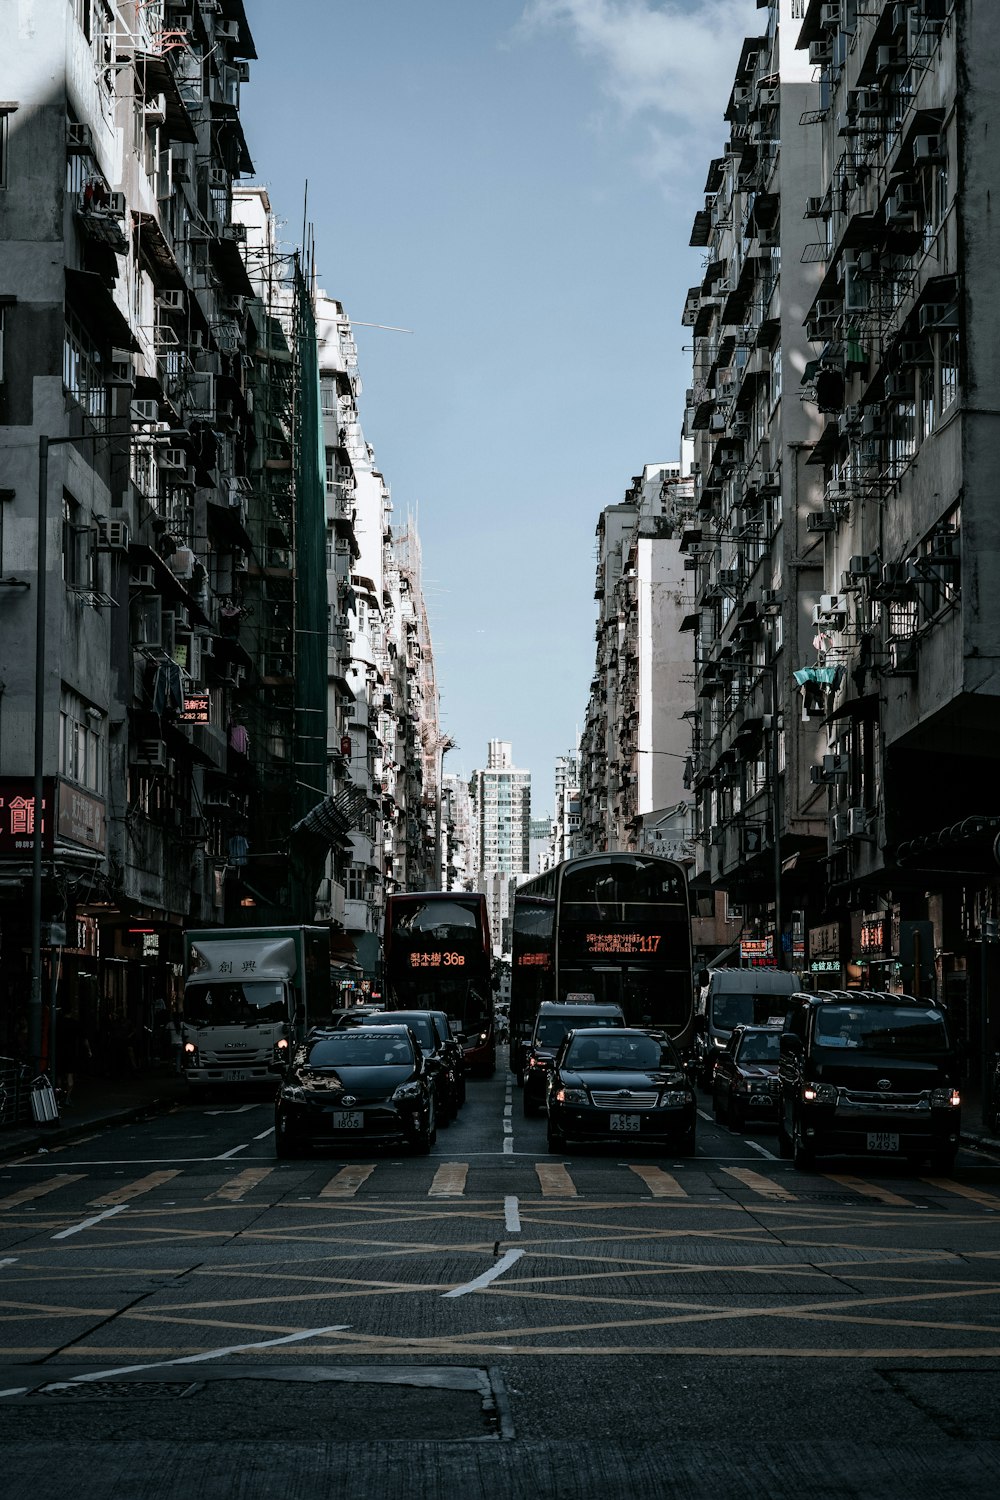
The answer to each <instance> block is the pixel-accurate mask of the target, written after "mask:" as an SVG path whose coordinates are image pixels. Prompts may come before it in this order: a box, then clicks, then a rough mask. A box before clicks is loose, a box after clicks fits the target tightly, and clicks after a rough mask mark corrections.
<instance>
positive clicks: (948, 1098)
mask: <svg viewBox="0 0 1000 1500" xmlns="http://www.w3.org/2000/svg"><path fill="white" fill-rule="evenodd" d="M961 1102H962V1096H961V1094H960V1093H959V1092H958V1089H935V1090H934V1092H933V1093H932V1094H931V1108H932V1109H957V1108H958V1107H959V1105H960V1104H961Z"/></svg>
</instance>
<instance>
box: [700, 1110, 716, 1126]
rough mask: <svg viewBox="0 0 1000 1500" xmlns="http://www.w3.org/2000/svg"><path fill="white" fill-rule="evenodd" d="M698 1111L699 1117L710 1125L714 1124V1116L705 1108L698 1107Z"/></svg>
mask: <svg viewBox="0 0 1000 1500" xmlns="http://www.w3.org/2000/svg"><path fill="white" fill-rule="evenodd" d="M698 1113H699V1115H700V1116H701V1118H702V1119H703V1120H707V1121H708V1123H709V1124H710V1125H714V1124H715V1119H714V1117H713V1116H712V1115H710V1114H709V1113H708V1112H707V1111H706V1110H704V1109H699V1111H698Z"/></svg>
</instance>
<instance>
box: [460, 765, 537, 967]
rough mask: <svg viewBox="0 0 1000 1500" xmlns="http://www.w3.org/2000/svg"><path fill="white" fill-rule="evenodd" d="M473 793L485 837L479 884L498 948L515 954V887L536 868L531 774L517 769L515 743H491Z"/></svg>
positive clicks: (475, 776)
mask: <svg viewBox="0 0 1000 1500" xmlns="http://www.w3.org/2000/svg"><path fill="white" fill-rule="evenodd" d="M469 790H470V794H471V798H472V816H473V819H474V821H475V823H476V825H477V828H478V835H479V837H478V842H479V879H478V881H477V885H478V888H479V889H480V890H483V891H486V893H487V895H488V897H489V900H490V908H491V909H490V920H491V923H492V929H493V942H494V946H495V947H498V948H499V950H500V951H501V952H509V951H510V910H509V888H510V885H511V882H512V880H513V879H514V878H515V877H517V876H522V877H523V876H525V875H527V874H528V873H529V871H530V869H531V855H530V837H531V772H530V771H519V770H518V769H517V768H516V766H515V765H514V764H513V761H512V758H511V746H510V741H509V740H490V742H489V746H488V749H487V756H486V769H485V771H473V773H472V782H471V785H470V789H469ZM497 876H501V877H506V879H499V880H498V879H496V878H495V877H497Z"/></svg>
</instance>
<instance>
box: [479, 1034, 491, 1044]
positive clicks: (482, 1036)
mask: <svg viewBox="0 0 1000 1500" xmlns="http://www.w3.org/2000/svg"><path fill="white" fill-rule="evenodd" d="M488 1036H489V1032H488V1031H481V1032H480V1033H479V1040H480V1041H481V1042H485V1041H486V1039H487V1037H488Z"/></svg>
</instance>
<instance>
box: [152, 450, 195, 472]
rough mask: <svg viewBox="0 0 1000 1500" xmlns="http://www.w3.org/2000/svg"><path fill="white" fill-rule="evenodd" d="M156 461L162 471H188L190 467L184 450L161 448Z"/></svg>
mask: <svg viewBox="0 0 1000 1500" xmlns="http://www.w3.org/2000/svg"><path fill="white" fill-rule="evenodd" d="M156 461H157V463H158V464H159V466H160V468H161V469H174V470H180V469H183V470H186V469H187V466H188V460H187V454H186V453H185V451H184V449H183V448H161V449H160V451H159V453H158V454H157V455H156Z"/></svg>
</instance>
